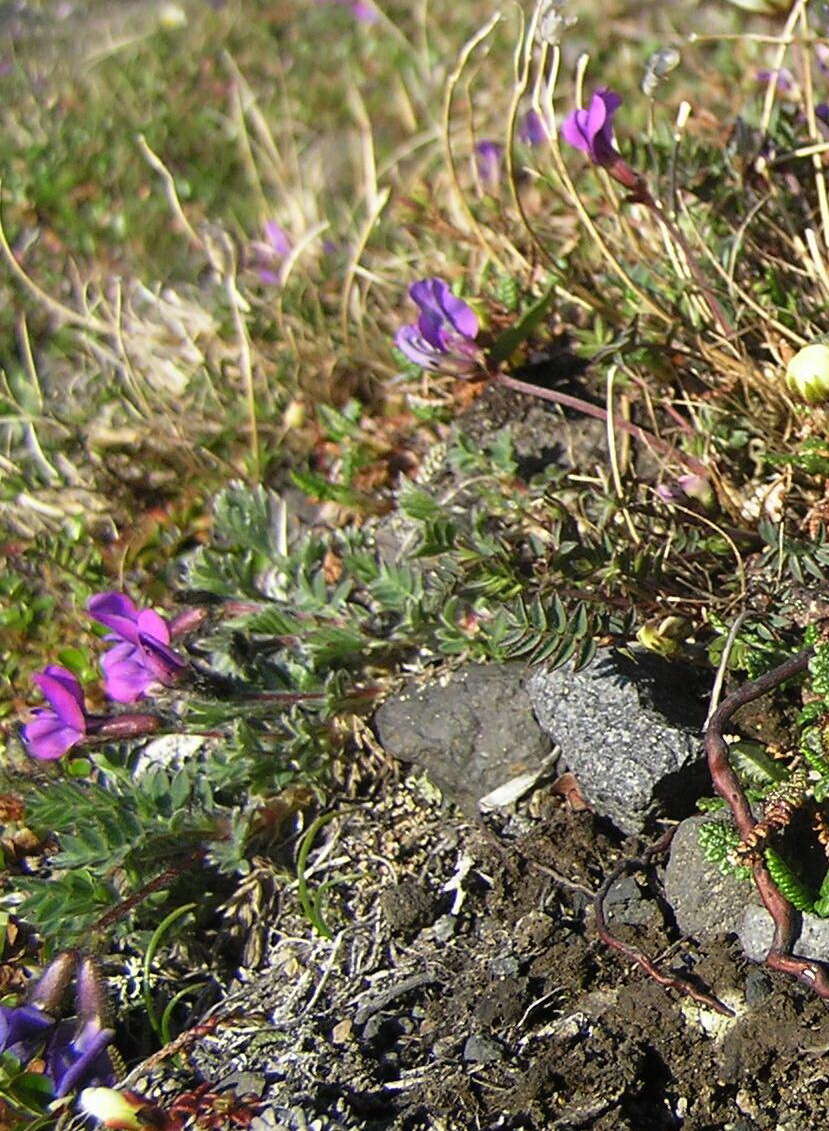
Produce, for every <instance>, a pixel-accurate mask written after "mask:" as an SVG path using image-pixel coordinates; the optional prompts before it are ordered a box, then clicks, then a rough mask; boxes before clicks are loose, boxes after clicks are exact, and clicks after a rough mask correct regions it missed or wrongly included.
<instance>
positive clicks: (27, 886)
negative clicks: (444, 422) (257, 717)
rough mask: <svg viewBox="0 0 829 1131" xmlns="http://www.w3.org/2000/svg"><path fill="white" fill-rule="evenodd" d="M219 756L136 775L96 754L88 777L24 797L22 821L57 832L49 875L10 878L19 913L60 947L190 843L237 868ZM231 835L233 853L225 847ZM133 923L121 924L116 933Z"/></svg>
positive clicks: (188, 848) (239, 866) (221, 864)
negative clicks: (19, 901) (94, 766)
mask: <svg viewBox="0 0 829 1131" xmlns="http://www.w3.org/2000/svg"><path fill="white" fill-rule="evenodd" d="M217 758H218V756H216V755H214V756H207V757H205V758H194V759H192V760H191V761H188V762H185V763H184V764H183V765H182V766H181V767H180V768H178V769H170V768H167V767H164V766H161V765H152V766H150V767H148V768H146V769H144V770H142V771H141V772H139V773H135V772H134V770H133V769H132V768H131V767H130V764H129V763H128V762H126V761H124V762H122V763H121V764H119V763H118V762H117V761H115V760H114V758H113V759H111V758H108V757H107V756H105V755H99V756H96V757H95V758H94V761H95V762H96V763H97V767H98V773H97V775H96V777H95V778H94V779H93V780H92V781H72V780H69V779H64V780H59V779H58V780H50V781H49V782H48V783H44V784H43V785H42V786H41V787H40V788H38V789H37V790H36V791H35V792H33V793H32V794H31V795H30V796H29V797H28V798H27V820H28V821H29V823H30V825H31V827H32V828H33V829H35V830H37V831H41V832H43V833H47V832H50V833H52V834H54V835H55V836H56V837H57V840H58V843H59V846H60V849H59V851H58V853H57V854H56V855H55V856H53V857H52V858H51V859H50V861H49V873H48V875H35V876H19V877H15V880H14V885H15V887H16V888H17V890H19V891H21V892H23V893H24V894H25V898H24V900H23V902H22V904H21V906H20V908H19V909H17V910H18V911H19V913H20V914H21V915H22V916H23V917H24V918H30V919H31V920H32V921H33V922H37V924H38V927H39V930H40V931H41V933H42V934H43V936H44V937H45V938H46V939H47V941H48V942H49V943H50V945H51V946H52V947H53V948H54V949H56V950H57V949H61V948H64V947H67V946H71V945H74V944H77V942H79V941H80V939H81V938H83V937H84V936H85V935H86V934H87V933H88V932H89V930H90V929H91V928H92V927H93V925H94V924H95V922H96V921H97V920H98V919H99V918H100V917H101V916H102V915H103V914H104V913H105V912H106V911H108V910H110V909H111V908H112V907H114V906H115V905H116V904H117V903H118V902H120V900H121V899H123V898H125V897H126V896H128V895H129V894H131V893H132V892H135V891H138V890H139V889H140V888H141V887H142V886H143V885H144V884H146V883H148V882H149V881H150V880H152V879H153V878H154V877H155V876H156V875H157V874H158V873H159V872H160V871H163V870H164V868H165V867H167V866H168V865H169V864H170V863H171V862H174V861H175V860H176V859H178V860H180V861H184V859H185V857H186V856H187V855H188V853H192V852H193V850H194V849H198V850H200V851H202V850H206V851H208V852H210V851H211V848H215V846H216V845H217V844H221V845H222V847H221V849H219V851H213V852H212V857H213V860H214V863H216V864H217V866H219V867H220V868H225V869H227V870H228V871H229V872H231V873H232V872H238V871H241V870H243V864H242V857H241V855H240V853H239V850H238V848H239V841H240V839H241V840H242V841H243V840H244V835H245V833H246V830H247V822H246V821H245V822H244V823H243V824H244V828H243V829H240V830H237V831H236V834H235V835H234V836H233V837H229V836H228V825H229V823H230V819H231V817H232V816H233V807H232V796H233V791H232V790H230V789H228V788H227V784H228V783H227V781H225V782H222V781H221V773H220V768H219V766H217ZM241 784H242V783H241V781H237V783H236V785H237V789H238V787H239V786H241ZM246 784H247V783H246ZM238 800H239V801H241V796H239V797H238ZM228 840H229V841H230V842H231V844H235V845H236V850H235V852H229V851H228V846H227V845H226V844H225V842H226V841H228ZM140 914H141V912H140V910H139V917H140ZM135 922H136V920H135V919H134V918H130V919H128V920H126V921H125V922H123V923H120V924H119V926H118V928H117V931H118V933H119V934H122V935H123V934H124V933H127V932H128V931H129V930H131V929H133V928H134V926H135Z"/></svg>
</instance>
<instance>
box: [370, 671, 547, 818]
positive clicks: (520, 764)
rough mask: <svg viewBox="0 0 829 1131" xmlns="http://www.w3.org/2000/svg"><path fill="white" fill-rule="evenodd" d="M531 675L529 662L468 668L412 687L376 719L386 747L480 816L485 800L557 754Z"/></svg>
mask: <svg viewBox="0 0 829 1131" xmlns="http://www.w3.org/2000/svg"><path fill="white" fill-rule="evenodd" d="M525 676H526V668H525V667H524V666H523V664H468V665H466V666H465V667H463V668H459V669H458V670H457V671H455V672H452V673H450V674H449V676H448V677H447V678H446V679H445V680H444V681H442V682H440V683H437V682H435V683H429V684H426V685H423V686H421V685H418V684H416V683H414V682H412V683H410V684H408V685H407V686H406V687H404V689H403V691H401V692H400V694H399V695H394V696H392V698H390V699H387V700H386V702H385V703H383V705H382V706H381V707H380V708H379V710H378V711H377V713H376V715H375V716H374V722H375V726H376V728H377V733H378V735H379V738H380V742H381V743H382V745H383V747H384V749H385V750H387V751H388V752H389V753H390V754H392V755H393V756H394V757H395V758H399V759H400V760H401V761H403V762H412V763H414V764H415V765H417V766H421V767H422V768H423V769H424V770H425V771H426V773H427V774H428V775H429V777H430V778H431V779H432V781H433V782H434V783H435V785H437V786H438V788H439V789H440V790H441V792H442V793H443V794H444V796H445V797H446V798H447V799H448V800H450V801H454V802H455V804H457V805H459V806H460V808H461V809H463V810H464V811H465V812H466V813H468V814H470V815H475V814H477V803H478V800H479V798H482V797H485V796H486V795H487V794H489V793H491V792H492V791H493V790H494V789H496V788H497V787H498V786H501V785H503V784H504V783H505V782H507V781H509V780H511V779H512V778H515V777H518V776H519V775H521V774H527V773H531V772H533V771H538V770H540V769H541V768H542V766H544V764H545V761H546V759H547V757H548V755H549V753H550V750H551V743H550V739H549V737H548V736H547V735H546V734H545V733H544V731H543V730H542V729H541V727H540V726H539V725H538V723H537V722H536V720H535V717H534V716H533V711H532V704H531V702H530V698H529V696H528V694H527V691H526V689H525V687H524V680H525Z"/></svg>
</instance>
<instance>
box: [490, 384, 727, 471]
mask: <svg viewBox="0 0 829 1131" xmlns="http://www.w3.org/2000/svg"><path fill="white" fill-rule="evenodd" d="M490 376H491V378H492V379H493V380H494V381H496V382H497V383H498V384H499V385H503V386H504V388H505V389H514V390H515V392H516V393H529V394H530V396H532V397H539V398H540V399H541V400H543V401H552V402H553V404H560V405H563V406H564V408H572V409H575V410H576V412H582V413H584V415H585V416H592V417H595V419H596V420H607V409H604V408H601V407H600V406H599V405H596V404H591V403H590V401H585V400H582V399H581V397H573V396H571V395H570V394H569V393H561V392H559V391H558V389H546V388H544V387H543V386H542V385H531V384H530V383H529V381H520V380H519V379H518V378H517V377H510V376H509V374H507V373H497V372H496V373H491V374H490ZM613 427H614V428H618V429H619V431H621V432H627V434H628V435H629V436H633V437H634V439H636V440H641V442H642V443H643V444H645V445H649V446H650V447H651V448H653V449H654V451H657V452H660V453H661V454H662V455H664V456H668V457H669V458H671V459H675V460H676V461H677V463H681V464H683V465H684V466H685V467H687V468H688V469H689V471H693V472H695V473H696V474H697V475H703V476H705V475H710V473H711V469H710V467H707V466H706V465H705V464H704V463H703V462H702V461H701V460H698V459H696V457H694V456H689V455H688V454H687V452H681V451H680V450H679V449H678V448H675V447H674V446H673V445H672V444H669V443H667V441H665V440H663V439H662V438H661V437H660V436H654V435H653V433H652V432H648V431H646V430H645V429H644V428H640V427H639V425H638V424H633V423H631V421H630V420H625V419H624V418H623V417H621V416H614V417H613Z"/></svg>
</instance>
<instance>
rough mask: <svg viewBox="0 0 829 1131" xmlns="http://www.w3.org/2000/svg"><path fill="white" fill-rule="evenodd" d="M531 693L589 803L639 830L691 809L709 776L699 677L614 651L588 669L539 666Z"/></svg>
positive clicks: (530, 682)
mask: <svg viewBox="0 0 829 1131" xmlns="http://www.w3.org/2000/svg"><path fill="white" fill-rule="evenodd" d="M527 691H528V692H529V695H530V699H531V701H532V704H533V708H534V710H535V715H536V718H537V719H538V721H539V722H540V723H541V726H542V727H543V728H544V730H545V731H547V733H548V734H549V735H550V736H551V737H552V738H553V740H554V741H555V742H557V743H558V744H559V745H560V746H561V754H562V761H563V762H564V763H566V765H567V767H568V768H569V769H570V770H572V771H573V773H574V774H575V775H576V777H577V778H578V782H579V785H580V787H581V789H582V792H583V793H584V795H585V797H586V798H587V800H588V801H589V802H590V803H591V804H592V805H593V806H594V807H595V809H596V810H597V812H599V813H600V814H602V815H603V816H607V817H609V818H610V819H611V821H613V823H614V824H615V825H617V826H618V828H620V829H621V830H622V831H623V832H625V833H638V832H641V831H642V829H643V828H644V827H645V826H646V825H647V823H648V821H649V819H650V818H651V817H652V816H653V815H654V814H655V813H657V812H659V811H666V812H669V813H670V814H671V815H673V816H682V815H683V810H684V812H686V813H687V812H688V811H689V810H690V808H691V805H692V803H693V800H695V798H696V797H697V796H699V794H700V792H701V791H702V788H703V785H704V783H705V780H706V775H705V769H704V761H703V759H702V742H701V737H700V728H701V726H702V723H703V721H704V715H705V705H704V700H703V699H702V697H701V695H700V694H699V692H700V691H701V688H700V687H699V684H698V680H697V677H696V675H695V673H691V672H689V671H687V670H686V669H685V668H684V667H683V666H681V665H674V664H670V663H668V662H667V661H664V660H662V659H661V658H660V657H658V656H655V655H653V654H652V653H641V654H637V655H636V656H635V657H630V656H627V655H623V654H622V653H620V652H616V651H614V650H610V649H607V650H604V651H602V652H600V653H599V655H598V656H597V657H596V658H595V659H594V660H593V661H592V662H591V663H590V664H588V666H587V667H586V668H584V669H583V670H582V671H580V672H574V671H573V670H572V667H571V666H569V665H568V666H565V667H563V668H558V669H556V670H555V671H552V672H550V671H544V670H538V671H536V672H534V673H533V675H532V676H531V677H530V679H529V680H528V681H527Z"/></svg>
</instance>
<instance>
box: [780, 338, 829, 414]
mask: <svg viewBox="0 0 829 1131" xmlns="http://www.w3.org/2000/svg"><path fill="white" fill-rule="evenodd" d="M786 388H787V389H788V390H789V392H790V393H791V394H792V396H794V397H797V398H798V400H801V401H805V402H806V404H813V405H814V404H823V403H824V402H825V401H827V400H829V345H826V343H824V342H814V343H813V344H812V345H810V346H804V347H803V349H802V350H799V351H798V352H797V353H796V354H795V355H794V357H793V358H792V359H791V361H790V362H789V364H788V365H787V366H786Z"/></svg>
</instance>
